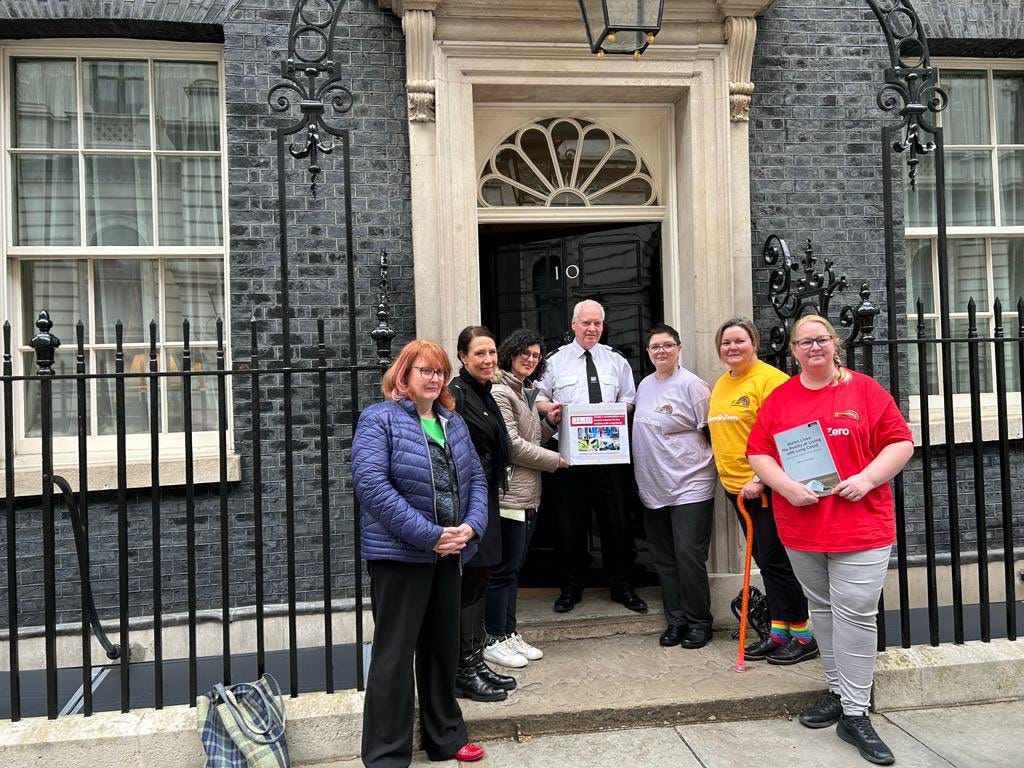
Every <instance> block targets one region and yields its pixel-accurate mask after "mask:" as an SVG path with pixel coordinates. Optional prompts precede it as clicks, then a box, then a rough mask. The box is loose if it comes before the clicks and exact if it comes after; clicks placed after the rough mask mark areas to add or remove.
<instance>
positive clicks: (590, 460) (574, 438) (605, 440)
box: [558, 403, 629, 465]
mask: <svg viewBox="0 0 1024 768" xmlns="http://www.w3.org/2000/svg"><path fill="white" fill-rule="evenodd" d="M558 445H559V452H560V453H561V455H562V457H563V458H564V459H565V460H566V461H568V462H569V463H570V464H576V465H579V464H628V463H629V422H628V421H627V419H626V406H625V404H624V403H594V404H580V405H566V406H565V408H564V412H563V416H562V425H561V429H560V430H559V434H558Z"/></svg>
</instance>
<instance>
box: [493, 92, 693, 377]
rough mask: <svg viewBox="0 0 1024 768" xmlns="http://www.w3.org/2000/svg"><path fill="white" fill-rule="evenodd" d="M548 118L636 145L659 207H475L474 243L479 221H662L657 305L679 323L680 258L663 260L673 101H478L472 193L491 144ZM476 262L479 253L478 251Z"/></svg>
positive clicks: (672, 198) (673, 167) (671, 213)
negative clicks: (593, 127) (578, 121)
mask: <svg viewBox="0 0 1024 768" xmlns="http://www.w3.org/2000/svg"><path fill="white" fill-rule="evenodd" d="M548 117H573V118H582V119H586V120H591V121H593V122H596V123H599V124H600V125H602V126H605V127H607V128H610V129H612V130H614V131H615V132H616V133H618V134H619V135H620V136H622V137H623V138H625V139H626V140H627V141H628V142H629V143H630V145H631V146H632V147H633V148H634V149H636V150H637V151H638V152H639V153H640V155H641V157H642V158H643V160H644V162H645V163H646V164H647V167H648V168H650V169H651V172H652V174H653V176H654V183H655V186H656V187H657V191H658V197H659V201H660V203H661V205H650V206H592V207H589V208H588V207H564V208H563V207H558V208H540V207H521V208H480V207H478V208H477V210H476V220H477V225H478V228H477V235H478V236H477V243H478V244H479V236H480V232H479V228H480V225H483V224H497V223H501V224H537V225H544V226H547V227H550V228H552V229H554V228H557V227H558V225H560V224H594V225H608V226H611V225H616V224H621V225H623V226H628V225H630V224H642V223H657V224H660V225H661V244H660V249H661V250H660V254H659V261H660V263H661V291H662V306H663V311H664V315H665V318H671V319H669V320H668V322H673V323H676V324H677V323H679V320H680V317H681V316H682V314H683V311H682V309H683V308H682V305H681V298H680V296H679V295H678V291H676V290H675V289H676V287H677V286H679V285H680V283H681V281H680V276H679V274H678V270H679V266H680V262H679V261H678V260H676V259H669V258H667V254H671V253H679V248H680V246H679V228H678V223H677V222H678V216H677V209H678V201H677V199H676V189H677V187H678V184H677V179H676V176H677V163H676V148H675V142H674V141H673V136H674V134H675V130H674V126H675V125H676V106H675V104H657V103H651V104H611V103H596V102H595V103H585V102H575V103H574V102H540V103H524V102H519V103H503V102H480V103H476V104H474V108H473V134H474V148H473V149H474V152H473V154H474V160H475V163H476V175H474V191H475V189H476V183H477V179H478V178H479V171H480V168H481V167H482V165H483V163H484V161H485V159H486V157H487V156H488V154H489V153H490V152H491V150H492V149H493V148H494V146H495V145H496V144H497V143H498V142H500V141H501V140H502V139H504V138H505V137H506V136H507V135H508V134H509V133H512V132H513V131H515V130H517V129H518V128H520V127H522V126H523V125H524V124H527V123H529V122H532V121H534V120H540V119H544V118H548ZM476 263H477V265H479V263H480V253H479V250H478V252H477V260H476ZM695 351H696V350H695V349H693V345H690V349H689V350H685V349H684V356H683V360H682V362H683V365H685V366H687V367H688V368H690V367H693V366H694V365H695V364H696V360H695V359H687V358H686V354H689V355H691V356H692V355H694V353H695Z"/></svg>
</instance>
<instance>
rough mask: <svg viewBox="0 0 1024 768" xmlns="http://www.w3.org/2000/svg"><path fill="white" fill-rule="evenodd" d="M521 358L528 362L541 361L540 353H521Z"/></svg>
mask: <svg viewBox="0 0 1024 768" xmlns="http://www.w3.org/2000/svg"><path fill="white" fill-rule="evenodd" d="M519 356H520V357H522V358H525V359H527V360H540V352H520V353H519Z"/></svg>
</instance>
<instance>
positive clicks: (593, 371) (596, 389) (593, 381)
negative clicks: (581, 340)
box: [583, 349, 604, 403]
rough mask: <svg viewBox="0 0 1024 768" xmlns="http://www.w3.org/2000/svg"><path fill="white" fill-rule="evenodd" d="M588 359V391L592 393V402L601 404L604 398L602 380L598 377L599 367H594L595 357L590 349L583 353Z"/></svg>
mask: <svg viewBox="0 0 1024 768" xmlns="http://www.w3.org/2000/svg"><path fill="white" fill-rule="evenodd" d="M583 356H584V357H585V358H587V389H588V390H589V391H590V402H592V403H600V402H601V401H602V400H603V399H604V398H603V397H602V396H601V380H600V379H599V378H598V377H597V366H596V365H594V356H593V355H591V354H590V350H589V349H585V350H584V351H583Z"/></svg>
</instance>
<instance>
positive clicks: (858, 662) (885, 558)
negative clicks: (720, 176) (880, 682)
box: [786, 545, 892, 715]
mask: <svg viewBox="0 0 1024 768" xmlns="http://www.w3.org/2000/svg"><path fill="white" fill-rule="evenodd" d="M891 550H892V546H891V545H890V546H886V547H879V548H878V549H864V550H859V551H857V552H805V551H802V550H799V549H789V548H788V547H787V548H786V551H787V552H788V553H789V561H790V562H791V563H792V564H793V572H794V573H795V574H796V577H797V579H798V580H799V581H800V585H801V586H802V587H803V590H804V594H805V595H807V604H808V607H809V608H810V612H811V621H812V622H813V625H814V637H815V638H816V639H817V641H818V647H819V648H820V649H821V665H822V666H823V667H824V668H825V679H826V680H827V681H828V688H829V690H830V691H832V692H833V693H837V694H839V696H840V698H841V699H842V701H843V712H844V713H845V714H847V715H866V714H867V713H868V706H869V705H870V703H871V681H872V679H873V678H874V675H875V654H876V652H877V635H878V630H877V627H876V625H875V617H876V616H877V615H878V597H879V595H880V594H881V592H882V584H883V583H884V581H885V572H886V570H887V569H888V568H889V553H890V551H891Z"/></svg>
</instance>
